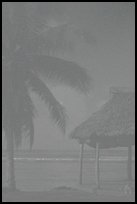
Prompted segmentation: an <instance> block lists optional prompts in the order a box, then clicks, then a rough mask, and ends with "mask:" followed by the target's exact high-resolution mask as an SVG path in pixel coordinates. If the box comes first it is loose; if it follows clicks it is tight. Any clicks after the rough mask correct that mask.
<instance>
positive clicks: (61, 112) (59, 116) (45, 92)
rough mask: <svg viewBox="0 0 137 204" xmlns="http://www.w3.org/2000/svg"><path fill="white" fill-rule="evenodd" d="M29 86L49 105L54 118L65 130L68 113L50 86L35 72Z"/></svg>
mask: <svg viewBox="0 0 137 204" xmlns="http://www.w3.org/2000/svg"><path fill="white" fill-rule="evenodd" d="M28 84H29V86H30V87H31V90H32V91H34V92H36V93H37V94H38V95H39V96H40V97H41V99H42V100H44V101H45V103H46V104H48V106H49V110H50V113H51V116H52V119H53V120H54V121H55V122H56V123H57V124H58V125H59V126H60V127H61V128H62V130H63V132H65V126H66V113H65V109H64V107H63V106H62V105H61V104H60V103H59V102H58V101H57V100H56V98H55V97H54V95H53V94H52V93H51V91H50V90H49V88H48V87H47V86H46V84H44V82H42V81H41V80H40V79H39V78H38V77H37V76H36V75H35V74H31V75H30V80H29V83H28Z"/></svg>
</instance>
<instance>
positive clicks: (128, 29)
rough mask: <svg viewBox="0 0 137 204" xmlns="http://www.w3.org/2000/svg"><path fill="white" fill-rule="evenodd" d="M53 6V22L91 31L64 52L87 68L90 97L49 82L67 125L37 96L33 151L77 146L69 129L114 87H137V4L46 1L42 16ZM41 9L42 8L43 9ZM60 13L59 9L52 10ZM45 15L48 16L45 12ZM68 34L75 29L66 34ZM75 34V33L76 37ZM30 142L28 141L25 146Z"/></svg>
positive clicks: (84, 117) (97, 104)
mask: <svg viewBox="0 0 137 204" xmlns="http://www.w3.org/2000/svg"><path fill="white" fill-rule="evenodd" d="M51 4H53V5H54V6H53V7H54V10H53V13H52V14H51V16H52V17H51V18H50V17H49V23H50V24H55V23H59V22H62V21H67V22H69V23H73V25H75V26H77V27H78V28H81V29H87V30H88V32H89V33H90V36H89V42H90V43H88V42H87V43H84V42H83V41H82V40H80V39H78V38H76V39H75V40H74V42H75V50H74V52H73V53H72V54H71V53H60V54H59V55H60V57H64V56H65V58H68V59H71V60H74V61H76V62H77V63H79V64H80V65H81V66H83V67H85V68H87V69H88V70H89V73H90V74H91V77H92V79H93V89H92V90H91V93H89V95H88V96H84V95H81V94H79V93H77V92H76V91H75V90H72V89H70V88H68V87H65V86H56V87H54V86H51V85H50V84H49V86H50V88H51V90H52V91H53V93H54V94H55V96H56V97H57V99H58V100H59V101H60V102H61V103H62V104H63V105H64V106H65V107H66V110H67V113H68V116H69V118H68V128H67V133H66V135H65V136H64V135H62V133H61V132H60V130H59V128H58V127H57V126H56V125H55V124H54V122H52V120H51V119H50V117H49V112H48V109H47V108H46V107H45V106H44V103H43V102H41V101H39V99H38V98H37V96H35V95H33V97H34V101H35V104H36V105H37V108H38V115H39V116H38V117H37V118H36V119H35V140H34V147H33V148H34V149H53V150H55V149H56V150H71V149H72V150H74V149H79V145H78V144H77V142H76V141H72V140H70V139H69V138H68V134H69V132H70V131H71V130H72V129H73V128H74V127H75V126H76V125H78V124H79V123H81V122H82V121H83V120H84V119H86V118H87V117H89V116H90V115H91V113H92V112H94V111H96V110H97V108H99V106H100V105H101V104H103V103H104V102H105V101H106V100H107V98H108V97H109V88H110V87H111V86H122V87H123V86H130V87H132V88H134V85H135V4H134V3H133V2H118V3H117V2H107V3H106V2H102V3H101V2H97V3H95V2H57V3H56V2H52V3H50V2H46V3H40V9H41V8H43V15H48V16H49V14H48V11H49V9H48V8H50V6H51ZM40 11H42V10H40ZM54 11H57V12H54ZM45 13H47V14H45ZM68 36H69V37H72V36H71V33H68ZM73 37H74V38H75V36H73ZM26 143H27V141H26V142H24V146H25V145H26Z"/></svg>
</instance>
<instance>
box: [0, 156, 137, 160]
mask: <svg viewBox="0 0 137 204" xmlns="http://www.w3.org/2000/svg"><path fill="white" fill-rule="evenodd" d="M127 159H128V158H127V157H114V156H112V157H100V158H99V160H100V161H126V160H127ZM2 160H6V158H5V157H3V158H2ZM14 160H15V161H18V160H19V161H20V160H24V161H79V160H80V159H79V158H45V157H43V158H29V157H15V158H14ZM132 160H133V161H135V158H132ZM84 161H95V158H84Z"/></svg>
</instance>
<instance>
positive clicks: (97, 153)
mask: <svg viewBox="0 0 137 204" xmlns="http://www.w3.org/2000/svg"><path fill="white" fill-rule="evenodd" d="M95 173H96V188H97V189H98V188H100V178H99V177H100V172H99V143H96V168H95Z"/></svg>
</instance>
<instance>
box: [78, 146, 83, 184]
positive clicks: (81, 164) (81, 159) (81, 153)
mask: <svg viewBox="0 0 137 204" xmlns="http://www.w3.org/2000/svg"><path fill="white" fill-rule="evenodd" d="M83 152H84V143H82V144H81V151H80V177H79V184H80V185H81V184H82V170H83Z"/></svg>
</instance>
